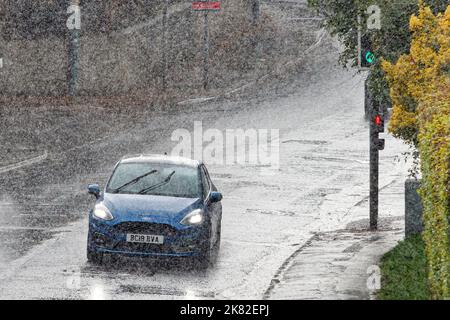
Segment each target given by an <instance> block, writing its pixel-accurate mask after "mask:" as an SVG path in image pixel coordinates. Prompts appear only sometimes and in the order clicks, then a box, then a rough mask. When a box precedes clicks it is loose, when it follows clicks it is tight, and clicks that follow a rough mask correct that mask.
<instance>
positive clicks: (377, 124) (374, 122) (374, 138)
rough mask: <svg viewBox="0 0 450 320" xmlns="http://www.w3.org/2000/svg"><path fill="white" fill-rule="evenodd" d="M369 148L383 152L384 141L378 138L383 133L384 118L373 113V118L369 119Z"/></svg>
mask: <svg viewBox="0 0 450 320" xmlns="http://www.w3.org/2000/svg"><path fill="white" fill-rule="evenodd" d="M370 125H371V127H372V129H371V132H372V134H371V144H372V145H371V147H372V148H374V149H375V150H378V151H380V150H384V146H385V140H384V139H380V138H379V136H378V135H379V134H380V133H383V132H384V117H383V116H382V115H381V114H379V113H375V114H374V116H373V117H372V119H371V124H370Z"/></svg>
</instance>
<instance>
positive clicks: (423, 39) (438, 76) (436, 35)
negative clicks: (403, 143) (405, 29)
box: [382, 4, 450, 142]
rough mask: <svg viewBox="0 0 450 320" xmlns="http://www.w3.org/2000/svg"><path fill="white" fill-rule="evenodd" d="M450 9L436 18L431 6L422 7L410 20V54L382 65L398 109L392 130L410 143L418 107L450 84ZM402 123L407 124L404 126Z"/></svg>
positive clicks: (393, 100)
mask: <svg viewBox="0 0 450 320" xmlns="http://www.w3.org/2000/svg"><path fill="white" fill-rule="evenodd" d="M449 23H450V6H449V7H448V8H447V10H446V12H445V14H444V15H442V14H440V15H437V16H435V15H433V13H432V11H431V9H430V8H429V7H425V6H423V4H422V5H421V7H420V9H419V14H418V15H417V16H415V15H413V16H412V17H411V19H410V30H411V31H412V32H413V39H412V43H411V49H410V53H409V55H403V56H401V57H400V58H399V60H398V61H397V63H396V64H390V63H389V62H387V61H383V62H382V68H383V70H384V71H385V72H386V78H387V80H388V82H389V85H390V87H391V98H392V102H393V104H394V105H396V106H397V107H396V108H394V110H393V119H394V120H395V121H393V122H392V123H391V125H390V131H391V132H392V133H393V134H394V135H396V136H397V137H401V138H403V139H405V140H407V141H409V142H415V141H412V140H411V138H413V137H414V136H415V135H412V134H411V130H412V129H413V128H412V127H411V126H414V125H416V127H415V128H416V131H418V129H419V127H418V126H419V123H418V122H417V121H413V118H414V117H416V116H417V110H416V109H417V106H419V105H420V104H423V103H425V102H427V101H428V100H430V97H432V95H431V93H432V92H435V91H436V90H437V87H438V86H439V84H442V83H445V82H447V81H448V73H446V72H443V70H447V69H448V65H449V63H450V34H449V32H450V30H449V25H450V24H449ZM402 121H405V123H403V122H402Z"/></svg>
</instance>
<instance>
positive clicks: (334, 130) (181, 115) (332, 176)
mask: <svg viewBox="0 0 450 320" xmlns="http://www.w3.org/2000/svg"><path fill="white" fill-rule="evenodd" d="M318 35H320V34H319V33H318ZM317 39H318V40H319V41H318V45H317V46H315V47H314V48H313V49H312V50H311V51H310V52H308V54H307V55H306V56H305V57H304V59H303V61H297V62H296V63H295V64H294V68H293V70H294V71H292V70H291V71H292V72H291V73H290V74H288V73H287V74H286V75H283V76H280V77H279V78H277V79H270V81H268V82H267V83H262V84H260V85H258V86H254V87H253V89H251V90H250V91H249V92H248V93H242V94H241V95H240V96H234V97H233V96H232V97H228V98H227V99H223V98H218V99H213V100H209V101H207V102H204V103H199V102H198V101H192V102H186V103H183V104H181V105H178V106H172V107H171V108H168V107H167V108H159V109H158V108H156V109H155V108H153V109H149V110H141V109H139V110H135V111H134V112H129V113H124V112H122V113H120V114H114V113H113V112H112V111H109V110H93V109H90V106H85V105H80V106H76V108H77V110H81V111H83V113H79V112H78V113H77V112H73V111H71V110H64V109H63V110H62V111H61V110H60V109H58V110H59V111H58V112H60V114H57V113H55V112H54V110H52V109H49V110H47V109H35V110H33V112H32V115H30V116H29V117H30V119H32V121H31V122H30V123H29V124H28V126H26V125H25V127H26V129H23V128H21V130H22V129H23V130H25V131H18V132H21V133H27V135H22V136H19V137H23V138H21V139H22V140H21V144H22V145H23V150H31V151H30V152H29V153H28V154H27V157H28V158H27V159H28V161H26V162H20V161H19V162H17V161H12V160H9V161H7V160H4V164H5V165H3V166H2V168H3V171H2V169H1V168H0V185H1V189H0V240H1V244H0V298H14V299H20V298H33V299H42V298H44V299H50V298H59V299H108V298H113V299H154V298H162V299H183V298H188V299H195V298H199V299H202V298H218V299H219V298H225V299H227V298H235V299H236V298H237V299H244V298H257V299H258V298H262V297H263V295H264V293H265V292H266V290H267V288H268V287H269V285H270V283H271V280H272V279H273V277H274V275H275V274H276V273H277V271H278V270H279V268H280V267H281V266H282V264H283V263H284V261H285V260H286V259H287V258H288V257H289V256H290V255H291V254H292V252H294V251H295V250H297V249H298V248H299V247H301V246H302V245H304V244H305V243H306V242H307V240H308V239H309V238H311V237H312V236H313V235H314V233H315V232H318V231H327V230H335V229H338V228H342V227H345V225H346V224H348V223H350V222H352V221H355V220H359V219H361V218H362V217H357V216H352V214H351V208H352V207H353V206H355V205H357V204H358V203H360V202H361V201H367V197H366V196H367V194H368V188H367V184H368V134H367V133H368V127H367V124H366V123H365V122H364V120H363V77H362V76H361V75H355V72H354V71H343V70H341V68H340V67H338V66H337V57H336V54H335V52H336V50H337V46H336V45H334V42H333V41H332V40H331V39H329V38H328V37H323V38H320V37H319V36H318V37H317ZM81 114H82V115H81ZM6 116H9V117H11V115H10V114H9V115H6ZM38 116H39V117H42V121H41V122H39V121H36V120H35V119H37V117H38ZM46 116H50V117H52V119H51V120H48V119H47V118H46ZM45 121H53V123H52V125H51V126H49V127H50V128H53V129H52V130H51V131H50V132H47V133H46V134H43V133H42V131H39V130H38V128H39V124H42V123H44V122H45ZM194 121H203V127H204V129H205V130H206V129H207V128H215V129H219V130H221V131H222V130H225V129H237V128H242V129H279V130H280V141H279V143H280V168H279V169H278V170H272V171H270V172H267V171H266V170H265V169H264V168H261V167H260V166H250V165H247V166H242V165H227V166H220V165H212V166H209V167H210V172H211V174H212V178H213V180H214V181H215V183H216V185H217V187H218V189H219V190H220V191H221V192H222V193H223V194H224V200H223V223H222V247H221V251H220V255H219V259H218V262H217V264H216V265H215V266H214V267H212V268H210V269H209V270H208V271H206V272H198V271H195V270H189V269H186V268H185V267H184V266H183V265H182V264H177V263H172V264H168V265H162V264H158V263H150V262H148V261H137V260H133V259H131V260H130V259H128V260H121V261H120V263H119V264H117V263H113V262H112V263H110V264H106V265H105V266H103V267H96V266H92V265H89V264H88V263H87V261H86V257H85V251H86V250H85V248H86V233H87V212H88V210H89V208H90V206H92V204H93V199H92V198H90V197H89V196H88V195H87V193H86V190H85V189H86V186H87V184H89V183H92V182H98V183H100V184H101V185H102V186H104V183H105V180H106V179H107V178H108V175H109V174H110V172H111V169H112V167H113V166H114V164H115V162H116V161H117V160H118V159H119V158H120V157H121V156H122V155H124V154H136V153H164V152H169V153H170V151H171V150H172V148H173V147H174V146H175V145H176V143H175V142H173V141H171V135H172V132H173V131H174V130H176V129H180V128H184V129H187V130H189V131H192V130H193V127H194ZM8 130H9V131H8ZM8 130H5V131H3V132H2V135H3V137H2V139H3V141H6V140H7V139H6V136H8V134H10V133H11V132H12V133H14V132H15V131H14V130H19V129H17V127H16V126H14V127H13V126H9V127H8ZM35 135H36V136H37V138H36V137H35ZM14 136H16V137H17V132H15V134H11V137H14ZM11 139H13V138H11ZM15 145H17V144H14V145H13V146H15ZM387 145H389V147H388V148H387V150H386V152H384V153H383V154H382V155H381V161H382V166H383V171H384V172H386V174H385V175H383V176H382V177H381V184H382V185H383V184H388V183H390V182H391V181H392V180H394V179H398V177H402V176H404V174H405V167H404V166H403V165H402V164H398V163H397V162H396V161H395V157H396V156H399V155H400V153H401V152H402V151H405V147H404V146H403V145H402V144H401V143H400V142H398V141H394V140H393V139H392V138H391V137H388V139H387ZM12 148H13V147H12ZM10 150H12V151H11V152H14V151H15V149H10ZM5 159H6V158H5Z"/></svg>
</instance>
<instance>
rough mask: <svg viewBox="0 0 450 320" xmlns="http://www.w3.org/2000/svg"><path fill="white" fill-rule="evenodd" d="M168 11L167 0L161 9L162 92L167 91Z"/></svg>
mask: <svg viewBox="0 0 450 320" xmlns="http://www.w3.org/2000/svg"><path fill="white" fill-rule="evenodd" d="M168 9H169V0H165V5H164V9H163V65H164V70H163V74H162V87H163V91H166V89H167V73H168V69H169V64H168V59H167V50H168V48H167V34H166V33H167V11H168Z"/></svg>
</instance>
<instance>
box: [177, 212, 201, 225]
mask: <svg viewBox="0 0 450 320" xmlns="http://www.w3.org/2000/svg"><path fill="white" fill-rule="evenodd" d="M202 222H203V210H201V209H196V210H194V211H192V212H191V213H189V214H188V215H186V216H185V217H184V218H183V220H181V222H180V223H181V224H184V225H185V226H192V225H198V224H201V223H202Z"/></svg>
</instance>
